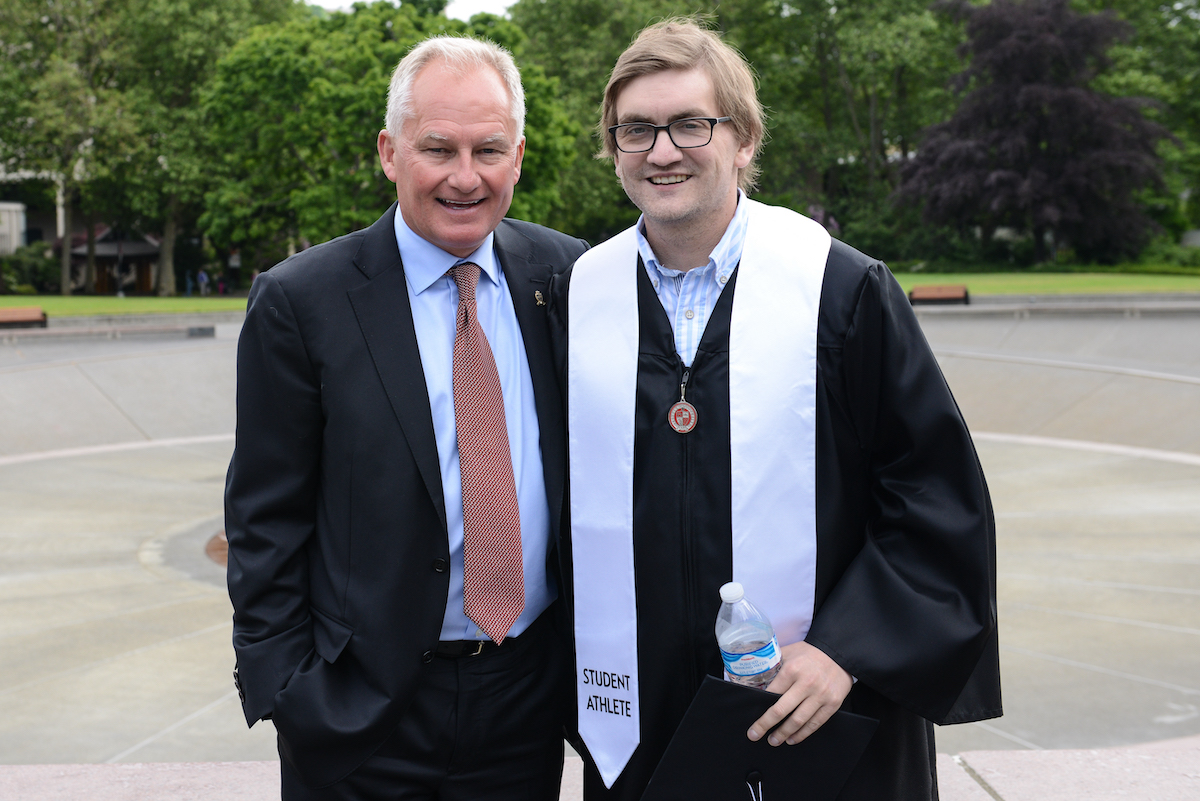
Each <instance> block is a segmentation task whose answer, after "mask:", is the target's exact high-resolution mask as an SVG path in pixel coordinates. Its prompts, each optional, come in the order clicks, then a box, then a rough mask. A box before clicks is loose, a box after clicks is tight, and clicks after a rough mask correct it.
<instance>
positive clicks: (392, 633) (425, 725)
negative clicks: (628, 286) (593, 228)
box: [226, 37, 586, 801]
mask: <svg viewBox="0 0 1200 801" xmlns="http://www.w3.org/2000/svg"><path fill="white" fill-rule="evenodd" d="M523 126H524V95H523V93H522V90H521V84H520V76H519V74H518V72H517V69H516V66H515V65H514V64H513V61H512V58H511V57H510V56H509V55H508V53H507V52H505V51H503V50H502V49H500V48H498V47H496V46H494V45H492V44H490V43H485V42H479V41H474V40H469V39H462V38H452V37H439V38H435V39H431V40H427V41H426V42H424V43H422V44H421V45H418V46H417V47H416V48H415V49H414V50H413V51H412V52H411V53H409V55H407V56H406V57H405V58H404V59H403V60H402V61H401V62H400V64H399V65H398V66H397V68H396V72H395V74H394V76H393V78H392V83H391V88H390V91H389V96H388V110H387V129H385V130H384V131H382V132H380V134H379V142H378V145H379V156H380V160H381V162H382V164H383V169H384V172H385V173H386V174H387V176H388V178H389V179H391V180H392V181H394V182H395V183H396V194H397V198H398V201H399V202H398V204H397V205H394V206H393V207H392V208H391V209H389V210H388V212H387V213H386V214H384V215H383V217H381V218H380V219H379V221H377V222H376V223H375V224H374V225H372V226H371V227H370V228H368V229H366V230H364V231H359V232H356V233H353V234H350V235H348V236H344V237H341V238H339V239H335V240H333V241H332V242H328V243H326V244H323V245H318V246H317V247H314V248H311V249H310V250H307V251H305V252H303V253H300V254H298V255H296V256H294V257H292V258H290V259H288V260H287V261H286V262H284V263H282V264H280V265H278V266H277V267H275V268H274V269H272V270H271V271H269V272H267V273H264V274H263V275H262V276H260V277H259V278H258V280H257V281H256V282H255V284H254V288H253V291H252V292H251V295H250V302H249V306H248V309H247V314H246V322H245V326H244V328H243V332H242V337H241V341H240V343H239V347H238V399H237V402H238V430H237V444H236V448H235V451H234V456H233V460H232V463H231V464H230V467H229V476H228V480H227V487H226V526H227V532H228V537H229V592H230V597H231V598H232V600H233V605H234V648H235V651H236V653H237V681H238V686H239V689H240V691H241V694H242V696H243V707H244V711H245V714H246V720H247V722H248V723H249V724H251V725H253V724H254V723H255V722H256V721H258V720H260V719H271V720H272V721H273V722H274V724H275V727H276V729H277V731H278V734H279V750H280V754H281V756H282V773H283V776H282V786H283V797H284V799H289V801H299V800H300V799H351V798H353V799H376V798H379V799H382V798H385V797H386V798H389V799H392V798H405V799H409V798H413V799H417V798H420V799H425V798H428V799H434V798H437V799H460V798H461V799H522V801H524V800H525V799H547V800H548V799H556V798H557V797H558V786H559V779H560V776H561V770H562V727H561V723H562V722H561V720H560V714H561V708H562V704H561V700H562V694H563V692H564V691H565V689H564V682H565V674H566V671H567V670H568V669H567V668H566V667H565V662H564V654H563V653H562V652H561V645H560V642H561V639H560V638H559V637H558V636H556V632H555V626H554V624H553V621H552V619H551V618H552V617H553V616H554V614H555V613H556V608H557V604H556V603H555V601H556V598H557V593H558V589H557V585H558V582H557V579H556V571H555V570H554V569H553V568H552V567H551V566H552V565H553V564H555V559H556V557H555V542H556V538H557V535H558V531H557V521H558V520H559V516H560V512H561V504H562V494H563V484H564V472H565V444H564V433H563V413H562V403H561V398H560V396H559V390H558V386H557V383H556V381H555V377H554V373H553V368H552V364H551V362H552V359H551V354H550V348H549V341H548V336H547V335H548V328H547V323H546V319H545V314H544V312H545V307H544V306H545V304H544V295H543V293H544V292H545V290H546V286H547V283H548V280H549V277H550V275H551V274H552V273H554V272H556V271H558V270H561V269H563V268H565V267H567V266H568V265H569V264H570V263H571V262H572V261H573V260H574V259H575V258H576V257H577V256H578V255H579V254H580V253H581V252H583V250H584V249H585V247H586V245H585V243H583V242H582V241H580V240H575V239H572V238H570V237H567V236H564V235H562V234H559V233H557V232H554V231H551V230H548V229H546V228H542V227H540V226H536V225H530V224H527V223H521V222H515V221H512V220H507V219H504V215H505V213H506V212H507V210H508V208H509V205H510V203H511V201H512V194H513V187H514V185H515V184H516V182H517V180H518V178H519V177H520V173H521V159H522V156H523V154H524V148H525V140H524V137H523V136H522V131H523Z"/></svg>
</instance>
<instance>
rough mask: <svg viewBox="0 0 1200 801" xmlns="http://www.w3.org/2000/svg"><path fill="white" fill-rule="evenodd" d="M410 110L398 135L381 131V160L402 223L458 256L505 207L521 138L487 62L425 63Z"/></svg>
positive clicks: (477, 241) (514, 180) (471, 246)
mask: <svg viewBox="0 0 1200 801" xmlns="http://www.w3.org/2000/svg"><path fill="white" fill-rule="evenodd" d="M412 109H413V113H412V115H411V116H410V117H408V118H407V119H405V120H404V126H403V129H402V130H401V132H400V134H399V135H398V136H392V135H391V134H390V133H389V132H388V131H381V132H380V133H379V143H378V144H379V160H380V162H381V163H382V164H383V171H384V173H385V174H386V175H387V177H388V178H389V179H390V180H392V181H394V182H395V184H396V197H397V199H398V200H399V201H400V213H401V214H402V215H403V216H404V222H405V223H407V224H408V227H409V228H411V229H412V230H413V232H414V233H416V234H417V235H419V236H420V237H421V238H422V239H425V240H426V241H427V242H430V243H432V244H434V245H437V246H438V247H440V248H441V249H442V250H445V251H446V252H448V253H452V254H454V255H455V256H458V257H459V258H464V257H466V256H468V255H470V253H471V252H472V251H473V250H475V249H476V248H477V247H479V246H480V245H481V244H482V243H483V240H485V239H486V238H487V235H488V234H490V233H491V232H492V231H493V230H495V228H496V226H497V225H499V224H500V220H502V219H504V215H505V214H506V213H507V212H508V207H509V206H510V205H511V204H512V196H513V187H514V186H515V185H516V183H517V180H518V179H519V178H520V177H521V159H522V158H523V157H524V155H525V139H524V138H523V137H522V138H519V137H518V135H517V129H516V125H515V123H514V121H513V119H512V117H511V116H510V105H509V97H508V92H507V91H506V90H505V88H504V84H503V83H502V82H501V80H500V76H499V75H497V74H496V73H495V72H493V71H492V70H490V69H479V70H475V71H474V72H470V73H468V74H466V75H457V74H455V73H454V72H453V71H451V70H449V69H447V68H446V66H445V65H444V64H441V63H439V62H433V63H431V64H429V65H428V66H427V67H425V68H424V69H423V70H421V73H420V74H419V75H418V76H417V79H416V81H414V82H413V89H412Z"/></svg>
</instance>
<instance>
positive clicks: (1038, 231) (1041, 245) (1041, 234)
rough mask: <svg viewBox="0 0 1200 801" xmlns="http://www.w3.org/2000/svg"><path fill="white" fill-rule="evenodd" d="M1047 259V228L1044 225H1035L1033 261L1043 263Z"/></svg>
mask: <svg viewBox="0 0 1200 801" xmlns="http://www.w3.org/2000/svg"><path fill="white" fill-rule="evenodd" d="M1044 261H1046V228H1045V226H1042V225H1035V226H1033V263H1034V264H1041V263H1043V262H1044Z"/></svg>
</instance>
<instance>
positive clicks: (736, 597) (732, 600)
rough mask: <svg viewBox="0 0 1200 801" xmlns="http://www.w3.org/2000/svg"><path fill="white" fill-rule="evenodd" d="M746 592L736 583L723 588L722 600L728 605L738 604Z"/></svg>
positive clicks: (725, 585) (730, 583)
mask: <svg viewBox="0 0 1200 801" xmlns="http://www.w3.org/2000/svg"><path fill="white" fill-rule="evenodd" d="M745 595H746V591H745V590H744V589H742V585H741V584H739V583H737V582H736V581H731V582H729V583H728V584H724V585H722V586H721V600H722V601H724V602H725V603H727V604H736V603H737V602H738V601H740V600H742V598H743V597H745Z"/></svg>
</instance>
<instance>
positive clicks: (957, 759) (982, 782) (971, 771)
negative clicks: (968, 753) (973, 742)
mask: <svg viewBox="0 0 1200 801" xmlns="http://www.w3.org/2000/svg"><path fill="white" fill-rule="evenodd" d="M953 759H954V764H956V765H958V766H959V767H960V768H962V769H963V770H964V771H965V772H966V774H967V775H968V776H970V777H971V778H972V779H974V780H975V783H976V784H978V785H979V786H980V787H982V788H983V791H984V792H985V793H987V794H988V795H990V796H991V797H992V798H994V799H996V801H1004V797H1003V796H1002V795H1000V794H999V793H997V792H996V791H995V790H994V789H992V785H990V784H988V783H987V780H986V779H984V778H983V777H982V776H980V775H979V774H978V773H977V772H976V771H975V768H973V767H971V766H970V765H968V764H967V760H965V759H963V758H962V754H955V755H954V757H953Z"/></svg>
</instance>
